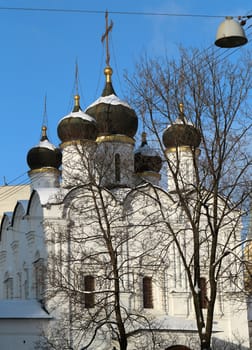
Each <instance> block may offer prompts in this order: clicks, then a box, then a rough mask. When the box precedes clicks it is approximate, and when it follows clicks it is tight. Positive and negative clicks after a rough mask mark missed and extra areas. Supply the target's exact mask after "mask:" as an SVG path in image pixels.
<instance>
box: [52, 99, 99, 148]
mask: <svg viewBox="0 0 252 350" xmlns="http://www.w3.org/2000/svg"><path fill="white" fill-rule="evenodd" d="M74 99H75V106H74V109H73V111H72V112H71V113H70V114H68V115H67V116H65V117H64V118H62V119H61V120H60V122H59V124H58V128H57V131H58V136H59V138H60V140H61V141H62V142H68V141H76V140H95V139H96V137H97V123H96V121H95V119H94V118H93V117H91V116H90V115H88V114H86V113H84V112H83V111H82V110H81V107H80V104H79V100H80V97H79V95H75V96H74Z"/></svg>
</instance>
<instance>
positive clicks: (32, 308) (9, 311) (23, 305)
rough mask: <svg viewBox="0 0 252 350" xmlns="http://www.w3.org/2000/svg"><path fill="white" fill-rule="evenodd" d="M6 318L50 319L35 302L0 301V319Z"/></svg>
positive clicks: (18, 300)
mask: <svg viewBox="0 0 252 350" xmlns="http://www.w3.org/2000/svg"><path fill="white" fill-rule="evenodd" d="M6 318H19V319H22V318H29V319H39V318H41V319H50V318H52V316H50V315H49V314H48V313H47V312H46V311H45V310H44V309H43V308H42V306H41V304H40V303H39V302H38V301H37V300H20V299H7V300H0V319H6Z"/></svg>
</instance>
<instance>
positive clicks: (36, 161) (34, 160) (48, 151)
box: [27, 126, 62, 170]
mask: <svg viewBox="0 0 252 350" xmlns="http://www.w3.org/2000/svg"><path fill="white" fill-rule="evenodd" d="M61 160H62V154H61V151H60V150H59V149H58V148H56V147H55V146H54V145H53V144H52V143H50V142H49V140H48V138H47V135H46V126H43V127H42V137H41V140H40V143H39V144H38V145H37V146H35V147H33V148H31V149H30V151H29V152H28V154H27V164H28V165H29V167H30V169H31V170H34V169H41V168H45V167H52V168H56V169H58V168H59V167H60V166H61Z"/></svg>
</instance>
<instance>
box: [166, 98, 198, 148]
mask: <svg viewBox="0 0 252 350" xmlns="http://www.w3.org/2000/svg"><path fill="white" fill-rule="evenodd" d="M200 141H201V135H200V132H199V130H198V129H197V128H196V127H195V126H193V125H192V124H191V123H188V121H187V120H186V117H185V115H184V113H183V105H182V104H180V115H179V117H178V118H177V119H176V121H175V122H174V124H171V125H169V126H168V127H167V128H166V130H165V131H164V133H163V143H164V145H165V147H166V148H171V147H178V146H189V147H198V146H199V145H200Z"/></svg>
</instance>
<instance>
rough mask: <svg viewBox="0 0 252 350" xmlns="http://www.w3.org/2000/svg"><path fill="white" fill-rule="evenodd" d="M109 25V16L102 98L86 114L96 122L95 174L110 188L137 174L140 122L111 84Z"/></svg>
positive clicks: (128, 181)
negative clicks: (135, 169) (135, 154)
mask: <svg viewBox="0 0 252 350" xmlns="http://www.w3.org/2000/svg"><path fill="white" fill-rule="evenodd" d="M112 26H113V24H112V22H111V24H110V25H108V15H107V13H106V32H105V34H104V36H103V38H102V40H104V39H106V68H105V69H104V74H105V77H106V82H105V87H104V89H103V92H102V96H101V97H100V98H98V100H96V101H95V102H94V103H92V104H91V105H90V106H89V107H88V108H87V109H86V113H87V114H88V115H90V116H91V117H93V118H94V119H95V120H96V122H97V128H98V136H97V139H96V142H97V144H98V146H97V153H96V164H97V167H96V171H97V175H98V181H99V184H100V185H102V186H105V187H108V188H113V187H130V186H132V184H133V174H134V152H133V148H134V144H135V140H134V136H135V134H136V132H137V127H138V119H137V116H136V113H135V111H134V110H133V109H132V108H131V107H130V106H129V105H128V104H127V103H126V102H124V101H122V100H120V99H119V98H118V97H117V95H116V93H115V91H114V88H113V85H112V80H111V76H112V73H113V71H112V68H111V67H110V62H109V61H110V56H109V49H108V35H109V32H110V31H111V29H112Z"/></svg>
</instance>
